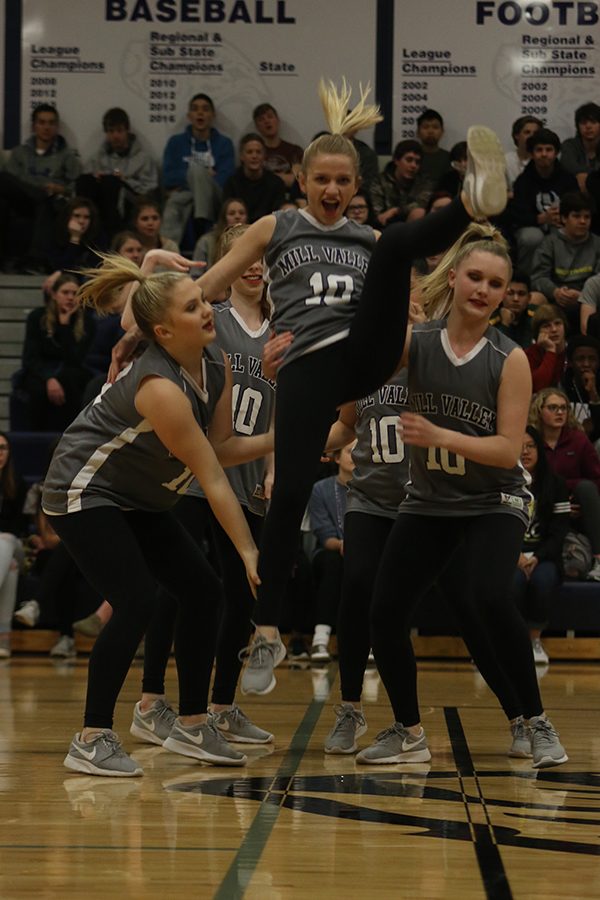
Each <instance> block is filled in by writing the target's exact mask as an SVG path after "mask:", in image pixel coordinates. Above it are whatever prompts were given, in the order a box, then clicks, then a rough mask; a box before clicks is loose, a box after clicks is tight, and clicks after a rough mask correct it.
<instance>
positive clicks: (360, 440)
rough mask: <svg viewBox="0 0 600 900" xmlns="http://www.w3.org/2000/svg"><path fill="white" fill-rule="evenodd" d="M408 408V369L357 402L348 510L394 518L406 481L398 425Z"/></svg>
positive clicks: (405, 468) (406, 472) (404, 457)
mask: <svg viewBox="0 0 600 900" xmlns="http://www.w3.org/2000/svg"><path fill="white" fill-rule="evenodd" d="M406 409H408V371H407V369H402V371H401V372H400V373H399V374H398V375H395V376H394V377H393V378H391V379H390V380H389V381H388V382H387V384H384V385H383V387H381V388H379V390H378V391H376V392H375V393H374V394H370V395H369V396H368V397H365V398H364V399H363V400H357V402H356V425H355V427H354V430H355V432H356V445H355V447H354V450H353V451H352V459H353V461H354V465H355V469H354V472H353V473H352V479H351V481H350V483H349V485H348V502H347V505H346V511H347V512H365V513H370V514H371V515H374V516H385V517H386V518H391V519H395V518H396V516H397V515H398V506H399V505H400V503H401V502H402V500H403V499H404V496H405V491H404V485H405V484H406V482H407V481H408V452H407V448H405V446H404V444H403V442H402V441H401V439H400V437H399V435H398V431H397V425H398V420H399V417H400V413H401V412H402V411H403V410H406Z"/></svg>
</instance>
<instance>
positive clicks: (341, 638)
mask: <svg viewBox="0 0 600 900" xmlns="http://www.w3.org/2000/svg"><path fill="white" fill-rule="evenodd" d="M394 521H395V520H394V519H390V518H385V517H384V516H374V515H371V514H369V513H362V512H347V513H346V516H345V518H344V574H343V579H342V600H341V603H340V610H339V616H338V624H337V635H338V654H339V666H340V685H341V691H342V700H345V701H346V702H354V701H358V700H360V698H361V694H362V689H363V679H364V674H365V669H366V668H367V661H368V659H369V650H370V649H371V625H370V613H371V599H372V596H373V585H374V584H375V577H376V575H377V569H378V568H379V560H380V559H381V555H382V554H383V548H384V547H385V544H386V541H387V538H388V535H389V533H390V531H391V530H392V527H393V525H394Z"/></svg>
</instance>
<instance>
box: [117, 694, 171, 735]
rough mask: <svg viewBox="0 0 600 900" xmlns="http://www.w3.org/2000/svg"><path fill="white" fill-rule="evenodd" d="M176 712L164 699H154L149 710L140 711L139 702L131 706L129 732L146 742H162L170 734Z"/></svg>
mask: <svg viewBox="0 0 600 900" xmlns="http://www.w3.org/2000/svg"><path fill="white" fill-rule="evenodd" d="M176 718H177V713H176V712H175V710H174V709H173V707H172V706H170V705H169V704H168V703H166V702H165V701H164V700H155V701H154V703H153V704H152V706H151V707H150V709H149V710H147V711H146V712H142V711H141V709H140V702H138V703H136V704H135V706H134V708H133V721H132V723H131V728H130V729H129V732H130V734H132V735H133V736H134V737H136V738H139V740H140V741H146V742H147V743H148V744H161V745H162V744H163V742H164V741H166V739H167V738H168V737H169V735H170V734H171V728H172V727H173V723H174V722H175V719H176Z"/></svg>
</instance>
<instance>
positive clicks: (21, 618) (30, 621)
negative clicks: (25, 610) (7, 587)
mask: <svg viewBox="0 0 600 900" xmlns="http://www.w3.org/2000/svg"><path fill="white" fill-rule="evenodd" d="M14 618H15V619H16V620H17V622H20V623H21V625H26V626H27V628H33V626H34V625H37V623H38V620H37V619H36V620H35V622H34V621H33V619H30V618H29V616H20V615H19V611H18V610H17V612H16V613H15V614H14Z"/></svg>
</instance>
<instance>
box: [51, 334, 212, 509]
mask: <svg viewBox="0 0 600 900" xmlns="http://www.w3.org/2000/svg"><path fill="white" fill-rule="evenodd" d="M202 369H203V385H204V388H203V389H201V388H200V387H199V386H198V385H197V384H196V383H195V382H194V381H193V380H192V378H191V377H190V376H189V375H188V374H187V372H185V370H183V369H182V368H181V367H180V366H179V364H178V363H177V362H175V360H174V359H173V358H172V357H171V356H169V355H168V353H166V351H165V350H163V349H162V348H161V347H159V346H158V345H157V344H151V345H150V346H149V347H148V349H147V350H146V351H145V352H144V353H143V354H142V356H141V357H140V358H139V359H137V360H136V361H135V362H134V363H132V364H131V365H130V366H128V367H127V369H125V370H124V371H123V372H122V373H121V375H120V376H119V378H118V379H117V380H116V381H115V383H114V384H113V385H107V386H105V388H103V390H102V393H101V394H100V395H99V396H98V397H96V399H95V400H93V401H92V402H91V403H89V404H88V406H86V407H85V409H84V410H82V412H80V413H79V415H78V416H77V418H76V419H75V421H74V422H73V423H72V424H71V425H69V427H68V428H67V430H66V431H65V433H64V434H63V436H62V438H61V440H60V442H59V444H58V447H57V448H56V452H55V453H54V456H53V458H52V462H51V464H50V468H49V470H48V474H47V476H46V480H45V483H44V492H43V497H42V507H43V509H44V511H45V512H47V513H49V514H50V515H52V514H54V515H62V514H64V513H71V512H79V511H80V510H83V509H91V508H92V507H95V506H119V507H121V508H125V509H141V510H144V511H148V512H154V511H159V510H164V509H169V508H170V507H172V506H173V505H174V504H175V503H176V502H177V500H178V499H179V496H180V495H181V494H184V493H185V492H186V491H187V489H188V487H189V485H190V482H191V481H192V479H193V476H192V474H191V473H190V470H189V469H188V468H187V467H186V466H184V465H183V463H181V462H180V461H179V460H178V459H176V458H175V457H173V456H171V454H170V453H169V451H168V450H167V448H166V447H165V446H164V444H162V443H161V441H160V440H159V439H158V437H157V436H156V434H155V433H154V431H153V430H152V428H151V426H150V423H149V422H148V420H147V419H144V418H143V417H142V416H141V415H140V414H139V412H138V411H137V410H136V408H135V396H136V393H137V390H138V387H139V386H140V384H141V382H142V381H143V379H144V378H146V377H147V376H148V375H159V376H160V377H161V378H167V379H168V380H169V381H172V382H174V384H176V385H178V387H180V388H181V390H182V391H183V392H184V393H185V394H186V396H187V397H188V398H189V400H190V402H191V404H192V409H193V412H194V418H195V419H196V421H197V422H198V424H199V425H200V427H201V428H202V430H203V431H206V429H207V427H208V424H209V422H210V420H211V418H212V415H213V412H214V408H215V406H216V404H217V402H218V400H219V397H220V396H221V393H222V391H223V386H224V384H225V360H224V358H223V353H222V351H221V350H220V349H219V348H218V347H216V346H214V345H213V346H211V347H207V348H206V349H205V350H204V353H203V362H202Z"/></svg>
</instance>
